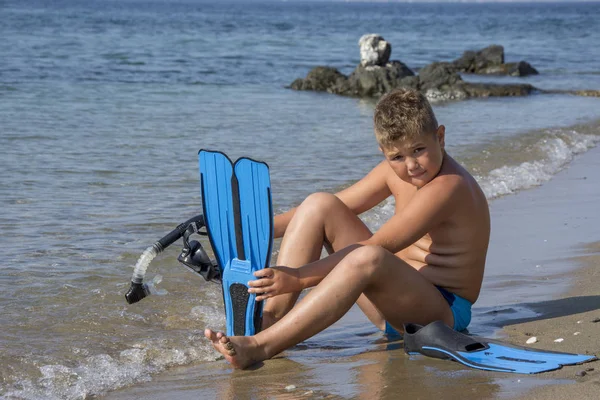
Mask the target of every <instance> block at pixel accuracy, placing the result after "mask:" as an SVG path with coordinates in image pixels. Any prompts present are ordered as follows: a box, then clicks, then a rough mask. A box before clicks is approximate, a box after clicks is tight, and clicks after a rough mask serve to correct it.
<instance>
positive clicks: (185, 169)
mask: <svg viewBox="0 0 600 400" xmlns="http://www.w3.org/2000/svg"><path fill="white" fill-rule="evenodd" d="M214 3H216V2H213V3H206V2H200V1H193V0H163V1H150V0H148V1H147V0H119V1H117V0H114V1H111V0H102V1H100V0H86V1H83V0H62V1H50V0H47V1H42V0H29V1H16V0H4V1H2V2H0V37H1V38H2V40H0V172H1V174H0V205H1V207H2V210H3V212H2V214H0V232H1V238H2V239H1V242H0V243H1V246H0V260H2V261H1V262H0V327H1V328H0V397H1V398H7V399H63V398H64V399H82V398H88V397H90V396H97V395H105V394H109V393H110V392H112V391H114V390H116V389H119V388H123V387H128V386H131V385H134V384H139V383H140V382H145V381H148V380H151V379H153V377H155V376H157V374H161V373H164V372H165V370H167V369H169V368H171V367H174V366H190V367H191V366H197V365H198V364H201V363H204V362H208V361H213V360H215V359H216V356H215V354H214V353H213V351H212V350H211V349H210V348H209V346H208V344H207V343H206V341H205V340H203V336H202V330H203V329H204V327H205V326H210V327H213V328H222V327H223V320H224V315H223V311H222V300H221V294H220V291H219V290H220V289H219V287H218V286H217V285H214V284H209V283H205V282H204V281H203V280H202V279H201V278H200V277H198V276H195V275H193V274H192V273H191V272H188V271H187V270H186V269H185V268H183V267H181V266H180V265H179V264H178V262H177V261H176V257H177V254H178V252H179V249H180V248H179V247H180V245H179V244H176V245H173V246H172V247H171V248H169V249H167V251H165V252H164V253H163V254H161V255H159V256H158V257H157V258H156V259H155V260H154V261H153V262H152V263H151V264H150V267H149V268H148V275H147V279H146V280H147V281H150V280H151V279H152V278H154V277H155V276H156V275H161V276H162V277H163V281H162V282H161V283H159V284H158V287H160V288H161V289H163V290H165V291H166V292H167V294H165V295H163V296H151V297H149V298H147V299H144V300H143V301H141V302H139V303H137V304H135V305H131V306H130V305H127V304H126V302H125V299H124V293H125V292H126V291H127V289H128V287H129V280H130V278H131V273H132V271H133V269H132V267H133V265H134V264H135V263H136V260H137V258H138V257H139V256H140V254H141V253H142V251H143V250H144V249H146V248H147V247H148V246H150V245H152V243H154V242H155V241H156V240H157V239H159V238H160V237H162V236H163V235H164V234H165V233H167V232H169V231H170V230H171V229H173V228H174V227H175V226H176V225H178V224H179V223H180V222H182V221H184V220H186V219H188V218H190V217H192V216H194V215H196V214H199V213H200V212H201V206H200V190H199V179H198V166H197V152H198V150H199V149H200V148H209V149H218V150H222V151H224V152H226V153H227V154H228V155H229V156H230V157H231V158H234V159H235V158H237V157H238V156H242V155H246V156H251V157H253V158H255V159H260V160H264V161H266V162H267V163H268V164H269V165H270V167H271V179H272V187H273V201H274V206H275V209H276V211H281V210H286V209H288V208H290V207H292V206H294V205H297V204H299V203H300V202H301V201H302V199H303V198H304V197H305V196H306V195H307V194H309V193H311V192H314V191H329V192H334V191H336V190H339V189H340V188H343V187H346V186H348V185H350V184H352V183H353V182H355V181H357V180H358V179H360V178H361V177H362V176H363V175H364V174H365V173H366V172H368V170H369V169H370V168H371V167H373V166H375V165H376V164H377V163H378V162H379V161H380V160H381V155H380V153H379V152H378V149H377V146H376V144H375V141H374V138H373V133H372V120H371V118H372V112H373V106H374V104H375V103H374V100H361V99H354V98H344V97H337V96H334V95H329V94H323V93H311V92H296V91H292V90H289V89H287V88H286V86H287V85H289V84H290V83H291V82H292V81H293V80H294V79H296V78H298V77H304V76H305V75H306V74H307V73H308V71H309V70H310V69H311V68H313V67H315V66H317V65H329V66H334V67H336V68H338V69H339V70H340V71H342V72H343V73H346V74H349V73H350V72H351V71H352V70H353V69H354V67H355V66H356V65H357V64H358V62H359V49H358V44H357V43H358V39H359V38H360V37H361V36H362V35H363V34H366V33H378V34H381V35H382V36H383V37H384V38H385V39H386V40H387V41H389V42H390V43H391V44H392V59H398V60H401V61H402V62H404V63H405V64H407V65H408V66H409V67H410V68H412V69H414V70H418V69H419V68H422V67H423V66H425V65H427V64H429V63H431V62H433V61H449V60H453V59H455V58H458V57H459V56H461V55H462V52H463V51H465V50H477V49H481V48H483V47H486V46H488V45H491V44H501V45H503V46H504V48H505V54H506V61H507V62H511V61H520V60H525V61H528V62H529V63H531V64H532V65H533V66H534V67H535V68H536V69H538V70H539V72H540V74H539V75H537V76H532V77H526V78H507V77H494V78H489V77H487V78H481V77H469V76H465V77H464V79H466V80H486V81H493V82H499V83H502V82H524V83H531V84H532V85H534V86H536V87H538V88H541V89H561V90H567V89H596V90H598V89H600V51H599V49H598V43H600V30H599V29H598V21H599V20H600V4H599V3H564V4H561V3H558V4H539V3H535V4H507V3H502V4H407V3H394V4H381V3H377V4H367V3H325V2H319V3H298V2H271V3H266V2H265V3H250V2H238V3H221V2H219V4H214ZM434 110H435V112H436V114H437V117H438V121H440V123H443V124H444V125H446V132H447V136H446V142H447V149H448V151H449V153H450V154H452V155H453V156H455V158H457V159H458V160H459V161H461V162H463V163H464V164H465V165H466V167H467V168H468V169H469V170H470V171H471V172H472V173H473V174H474V175H475V176H476V178H477V180H478V181H479V182H480V184H481V186H482V187H483V189H484V191H485V193H486V194H487V196H488V198H489V199H490V200H491V203H492V207H493V202H494V199H496V198H499V197H502V196H507V195H511V194H513V193H515V192H518V191H521V190H525V189H528V188H531V187H535V186H538V185H543V184H544V183H545V182H547V181H549V180H550V179H552V177H553V176H554V175H555V174H557V173H558V172H560V171H561V170H562V169H564V168H565V167H566V166H568V164H569V163H570V162H571V161H572V160H573V158H574V157H576V156H577V155H578V154H581V153H584V152H586V151H587V150H589V149H591V148H593V147H594V146H596V144H597V143H598V141H600V99H598V98H588V97H578V96H572V95H566V94H564V95H560V94H536V95H532V96H528V97H522V98H490V99H476V100H468V101H461V102H448V103H436V104H434ZM392 210H393V204H392V203H391V202H389V201H388V202H385V203H383V204H382V205H380V206H378V207H377V208H375V209H374V210H372V211H370V212H368V213H366V214H365V215H363V218H364V220H365V222H366V223H367V224H368V225H369V226H370V227H371V228H373V229H377V227H378V226H380V225H381V223H382V221H384V220H385V218H386V217H388V216H389V215H391V212H392ZM571 240H572V241H573V240H575V239H573V238H571ZM567 242H568V241H567ZM567 244H569V243H566V244H565V246H566V245H567ZM571 244H577V243H571ZM554 251H556V252H559V251H561V249H560V248H555V249H554ZM502 267H503V266H502V265H498V264H497V263H495V262H491V263H488V271H487V273H486V278H485V283H484V292H486V293H487V295H486V296H485V298H482V299H481V301H480V302H478V303H477V304H476V305H475V317H474V330H475V331H477V330H478V329H479V330H484V328H483V325H484V322H485V315H489V313H490V312H494V311H502V310H506V309H510V310H513V309H511V308H510V304H511V303H514V302H518V301H520V300H523V299H524V298H527V299H528V300H529V301H534V300H535V299H542V298H543V297H544V296H548V295H549V294H548V293H547V291H545V292H541V291H540V292H535V291H533V292H531V291H530V290H529V289H527V288H526V285H527V283H528V282H530V279H533V278H534V277H533V276H532V275H531V273H530V272H528V271H529V269H524V268H521V266H519V265H513V270H511V271H512V272H511V275H510V276H508V275H506V271H503V270H502ZM509 284H510V290H507V287H508V285H509ZM525 294H526V295H527V296H525ZM513 311H514V310H513ZM478 324H479V325H478ZM478 326H479V328H478ZM336 329H337V330H336ZM341 329H342V328H340V327H337V328H336V326H334V327H332V328H330V329H329V330H328V331H326V332H330V334H331V335H334V337H338V336H340V334H341V332H342V330H341ZM365 332H366V333H365ZM343 333H344V335H346V336H345V337H347V339H344V341H343V342H344V343H345V345H344V346H346V350H344V351H349V352H350V353H353V352H360V351H363V350H364V340H363V336H364V335H365V334H368V335H371V336H373V338H379V337H380V336H381V335H380V334H379V333H377V332H376V330H375V329H374V328H373V327H370V326H365V325H364V324H349V325H348V326H345V327H343ZM336 334H337V335H338V336H335V335H336ZM378 335H379V336H378ZM330 340H332V339H331V338H330V336H328V335H327V334H323V335H321V336H319V337H318V338H316V339H313V340H312V341H311V342H310V343H311V344H310V345H308V346H307V348H304V349H303V351H304V354H306V352H307V351H308V352H310V351H315V352H316V351H317V350H316V349H319V348H322V347H327V346H328V345H329V344H330V342H329V341H330ZM373 340H376V339H373ZM338 342H340V339H339V337H338V339H337V340H336V343H338ZM311 349H314V350H311ZM290 352H292V353H293V352H294V350H291V351H290ZM319 354H321V353H319ZM325 354H329V353H328V352H326V353H325ZM339 354H340V353H338V355H339ZM342 354H345V353H342Z"/></svg>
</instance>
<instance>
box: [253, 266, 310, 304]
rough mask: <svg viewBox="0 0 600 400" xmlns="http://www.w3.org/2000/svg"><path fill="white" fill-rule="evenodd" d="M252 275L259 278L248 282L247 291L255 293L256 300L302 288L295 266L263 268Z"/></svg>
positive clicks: (297, 290)
mask: <svg viewBox="0 0 600 400" xmlns="http://www.w3.org/2000/svg"><path fill="white" fill-rule="evenodd" d="M254 276H256V277H257V278H259V279H257V280H255V281H250V282H248V286H250V288H249V289H248V293H256V300H257V301H261V300H265V299H268V298H269V297H273V296H277V295H279V294H284V293H292V292H299V291H301V290H302V289H304V288H303V287H302V284H301V282H300V278H299V275H298V269H297V268H289V267H271V268H264V269H261V270H259V271H256V272H255V273H254Z"/></svg>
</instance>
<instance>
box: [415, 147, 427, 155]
mask: <svg viewBox="0 0 600 400" xmlns="http://www.w3.org/2000/svg"><path fill="white" fill-rule="evenodd" d="M424 150H425V147H417V148H416V149H414V151H413V153H414V154H419V153H421V152H423V151H424Z"/></svg>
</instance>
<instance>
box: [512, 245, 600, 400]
mask: <svg viewBox="0 0 600 400" xmlns="http://www.w3.org/2000/svg"><path fill="white" fill-rule="evenodd" d="M583 250H584V252H585V253H586V254H585V255H582V256H579V257H576V258H573V259H572V260H573V261H574V262H576V263H578V264H580V265H581V268H579V269H578V270H577V271H576V272H575V277H574V279H573V284H572V286H571V288H570V290H569V291H568V292H567V293H565V294H564V295H562V296H558V297H557V298H556V299H555V300H550V301H547V302H543V303H545V304H540V306H539V309H538V311H539V312H541V313H542V316H541V317H539V319H535V320H533V321H529V322H522V323H518V324H515V325H506V326H505V327H504V328H503V332H504V333H506V334H507V335H508V338H509V341H510V342H512V343H516V344H525V341H526V340H527V339H529V338H530V337H532V336H535V337H536V338H537V339H538V342H537V343H535V344H532V345H531V347H532V348H539V349H548V350H553V351H564V352H577V353H581V354H595V355H596V356H599V355H600V242H594V243H591V244H589V245H588V246H586V248H585V249H583ZM582 310H587V311H582ZM556 339H563V341H562V342H560V343H557V342H554V340H556ZM543 377H544V378H545V379H551V380H554V381H557V382H559V383H556V382H550V383H549V384H548V385H544V386H541V387H537V388H534V389H532V390H529V391H527V392H526V393H524V394H521V395H519V396H516V397H515V399H519V400H538V399H540V400H541V399H570V398H573V397H575V398H578V399H596V398H597V397H598V393H599V387H600V362H599V361H595V362H590V363H585V364H581V365H575V366H570V367H563V368H561V369H559V370H557V371H551V372H548V373H545V374H543Z"/></svg>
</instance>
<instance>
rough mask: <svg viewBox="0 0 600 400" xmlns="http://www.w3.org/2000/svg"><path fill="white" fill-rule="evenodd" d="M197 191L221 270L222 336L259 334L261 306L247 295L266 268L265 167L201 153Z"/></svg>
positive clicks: (269, 214)
mask: <svg viewBox="0 0 600 400" xmlns="http://www.w3.org/2000/svg"><path fill="white" fill-rule="evenodd" d="M198 158H199V163H200V186H201V190H202V207H203V210H204V218H205V222H206V228H207V231H208V236H209V238H210V242H211V245H212V248H213V250H214V252H215V256H216V258H217V263H218V264H219V268H220V270H221V277H222V285H223V300H224V303H225V316H226V319H227V325H226V326H227V335H237V336H241V335H244V336H250V335H254V334H255V333H257V332H259V331H260V327H261V324H262V302H257V301H256V295H255V294H250V293H248V286H247V282H248V281H250V280H254V279H255V277H254V275H253V272H255V271H258V270H260V269H263V268H267V267H269V263H270V259H271V249H272V244H273V207H272V202H271V182H270V176H269V167H268V165H267V164H265V163H263V162H259V161H254V160H251V159H249V158H245V157H243V158H240V159H238V160H237V161H236V162H235V164H234V163H232V162H231V160H230V159H229V158H228V157H227V156H226V155H225V154H223V153H221V152H216V151H208V150H200V152H199V153H198Z"/></svg>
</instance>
